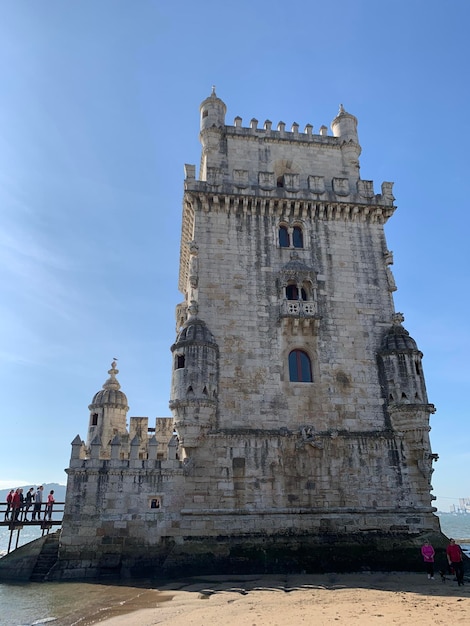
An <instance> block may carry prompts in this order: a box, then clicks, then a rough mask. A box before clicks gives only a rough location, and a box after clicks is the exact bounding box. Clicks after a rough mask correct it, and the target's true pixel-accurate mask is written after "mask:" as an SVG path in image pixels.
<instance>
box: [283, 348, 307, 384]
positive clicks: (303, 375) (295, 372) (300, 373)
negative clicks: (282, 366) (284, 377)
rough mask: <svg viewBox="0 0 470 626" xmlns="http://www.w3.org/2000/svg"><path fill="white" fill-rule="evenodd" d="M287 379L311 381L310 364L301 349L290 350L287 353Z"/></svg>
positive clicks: (302, 381)
mask: <svg viewBox="0 0 470 626" xmlns="http://www.w3.org/2000/svg"><path fill="white" fill-rule="evenodd" d="M289 380H290V381H291V382H297V383H311V382H312V364H311V363H310V358H309V356H308V354H307V353H306V352H304V351H303V350H292V352H291V353H290V354H289Z"/></svg>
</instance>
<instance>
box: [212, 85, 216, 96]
mask: <svg viewBox="0 0 470 626" xmlns="http://www.w3.org/2000/svg"><path fill="white" fill-rule="evenodd" d="M211 96H214V98H217V94H216V93H215V85H212V93H211Z"/></svg>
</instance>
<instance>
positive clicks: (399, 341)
mask: <svg viewBox="0 0 470 626" xmlns="http://www.w3.org/2000/svg"><path fill="white" fill-rule="evenodd" d="M401 350H418V346H417V345H416V341H415V340H414V339H413V338H412V337H410V333H409V332H408V331H407V330H406V329H405V328H403V326H402V325H401V324H400V323H394V324H393V326H392V327H391V328H390V330H389V331H388V332H387V334H386V335H385V337H384V338H383V341H382V347H381V351H382V352H396V351H401Z"/></svg>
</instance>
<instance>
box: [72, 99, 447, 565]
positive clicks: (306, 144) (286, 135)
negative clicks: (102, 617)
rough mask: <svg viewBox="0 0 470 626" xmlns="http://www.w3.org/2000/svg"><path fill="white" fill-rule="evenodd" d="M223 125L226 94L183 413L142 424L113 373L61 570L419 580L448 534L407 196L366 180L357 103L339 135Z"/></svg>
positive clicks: (186, 266)
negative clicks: (393, 245) (410, 253)
mask: <svg viewBox="0 0 470 626" xmlns="http://www.w3.org/2000/svg"><path fill="white" fill-rule="evenodd" d="M225 115H226V105H225V104H224V103H223V102H222V100H220V98H218V97H217V95H216V93H215V90H213V92H212V94H211V95H210V96H209V97H208V98H207V99H206V100H204V101H203V103H202V104H201V107H200V140H201V144H202V153H201V163H200V168H199V177H196V167H195V166H194V165H186V179H185V185H184V187H185V188H184V199H183V223H182V238H181V258H180V274H179V288H180V291H181V292H182V294H183V295H184V300H183V302H182V303H181V304H179V305H178V306H177V308H176V322H177V329H176V331H177V336H176V341H175V343H174V344H173V345H172V347H171V351H172V368H173V372H172V386H171V398H170V409H171V411H172V418H165V419H164V418H157V420H156V425H155V428H148V423H147V421H146V420H147V418H131V419H130V426H129V431H127V429H126V425H125V415H126V412H127V399H126V400H124V399H125V396H124V399H123V398H122V397H121V399H120V401H119V402H118V401H117V398H116V397H115V398H114V400H113V402H114V404H113V407H112V408H111V405H110V404H109V403H110V402H111V395H112V393H111V392H113V393H114V394H117V393H118V389H119V387H115V383H116V380H115V374H116V373H117V370H115V364H113V365H112V369H111V370H110V371H109V373H110V376H111V378H110V379H109V380H108V381H107V383H105V385H104V390H103V391H101V392H99V393H98V394H97V395H96V396H95V398H94V399H93V402H92V404H91V405H90V410H91V418H90V419H91V420H92V421H91V423H90V429H89V435H88V442H87V444H86V445H85V443H84V442H81V440H80V438H79V437H77V438H76V440H74V442H73V450H72V460H71V464H70V468H69V469H68V473H69V485H68V491H67V501H68V503H69V504H68V506H67V507H66V516H65V519H64V529H63V533H62V544H61V546H62V547H61V553H60V556H61V566H60V568H61V572H62V575H64V574H65V575H67V574H70V573H71V572H77V571H79V572H80V576H83V575H90V576H93V575H97V574H99V573H100V572H103V571H105V572H109V571H113V572H114V573H121V574H125V573H142V572H146V573H149V572H150V573H158V572H162V571H164V572H171V573H177V572H179V571H184V572H186V573H187V572H189V571H194V572H202V571H212V572H214V571H221V570H224V569H229V570H230V571H244V572H246V571H256V572H259V571H301V570H305V571H314V570H318V569H320V570H322V569H328V568H330V569H336V570H338V569H343V570H346V569H357V568H358V567H359V566H363V565H364V564H366V565H368V566H370V567H384V568H391V569H392V568H397V567H398V568H400V569H403V568H407V567H414V566H415V564H416V549H417V548H416V546H418V545H419V543H420V542H421V540H422V538H423V537H427V538H430V539H432V540H433V542H434V544H435V545H436V546H437V545H439V543H440V542H442V541H443V538H442V536H441V535H440V530H439V521H438V518H437V517H436V516H435V515H434V511H435V509H434V508H433V506H432V496H431V495H430V491H431V489H432V486H431V475H432V471H433V469H432V462H433V460H435V459H436V458H437V455H435V454H432V452H431V448H430V442H429V430H430V428H429V417H430V414H431V413H433V412H434V407H433V405H432V404H429V402H428V398H427V394H426V388H425V383H424V376H423V368H422V363H421V360H422V353H421V352H420V351H419V350H418V348H417V345H416V342H415V341H414V340H413V339H412V338H411V337H410V335H409V334H408V332H407V331H406V330H405V328H404V327H403V326H402V322H403V321H404V318H403V316H402V315H401V314H399V313H396V312H395V309H394V304H393V292H394V291H395V290H396V286H395V281H394V279H393V275H392V273H391V270H390V266H391V264H392V263H393V257H392V253H391V252H390V251H389V250H388V248H387V244H386V240H385V235H384V224H385V223H386V221H387V220H388V218H389V217H391V216H392V214H393V212H394V210H395V206H394V197H393V194H392V187H393V184H392V183H389V182H384V183H382V186H381V193H380V194H376V193H375V191H374V185H373V182H372V181H370V180H362V179H361V178H360V165H359V157H360V154H361V147H360V144H359V139H358V134H357V120H356V118H355V117H354V116H353V115H351V114H349V113H347V112H346V111H345V110H344V108H343V106H341V107H340V110H339V113H338V115H337V116H336V117H335V119H334V120H333V122H332V124H331V129H332V132H333V135H332V136H331V135H329V134H328V131H327V128H326V127H325V126H322V127H320V129H319V133H318V134H315V133H314V132H313V127H312V126H311V125H309V124H308V125H307V126H306V127H305V129H304V131H303V132H299V126H298V124H296V123H294V124H292V127H291V129H290V130H289V131H288V130H286V128H285V124H284V123H283V122H279V124H278V125H277V128H276V129H273V128H272V123H271V122H270V121H269V120H267V121H266V122H265V123H264V125H263V127H262V128H259V127H258V121H257V120H256V119H252V120H251V122H250V124H249V127H244V126H243V125H242V120H241V118H239V117H236V118H235V120H234V124H233V125H227V124H226V122H225ZM119 393H122V392H119ZM100 394H101V395H100ZM106 394H108V395H106ZM104 395H106V398H105V397H104ZM118 405H119V406H118ZM101 408H102V410H103V415H104V411H108V413H107V415H108V416H109V419H108V420H107V422H106V424H107V426H106V427H105V426H101V422H100V416H101V413H100V411H101ZM95 414H97V415H95ZM112 416H113V417H112ZM93 420H96V422H97V423H96V424H94V422H93ZM96 429H98V430H97V432H96V433H95V430H96ZM97 436H98V437H99V438H98V439H96V437H97ZM88 505H89V506H88ZM157 505H158V506H157ZM84 511H86V513H85V512H84ZM84 563H85V564H86V566H85V565H83V564H84Z"/></svg>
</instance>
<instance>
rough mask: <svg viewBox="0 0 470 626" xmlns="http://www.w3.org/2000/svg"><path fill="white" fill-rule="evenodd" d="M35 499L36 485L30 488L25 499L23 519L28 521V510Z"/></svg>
mask: <svg viewBox="0 0 470 626" xmlns="http://www.w3.org/2000/svg"><path fill="white" fill-rule="evenodd" d="M33 500H34V487H31V489H29V490H28V492H27V494H26V497H25V499H24V516H23V521H25V522H28V521H29V520H28V511H29V509H30V508H31V505H32V504H33Z"/></svg>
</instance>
